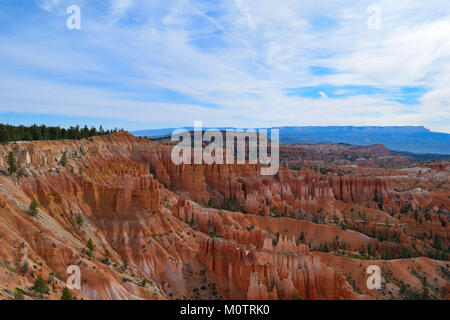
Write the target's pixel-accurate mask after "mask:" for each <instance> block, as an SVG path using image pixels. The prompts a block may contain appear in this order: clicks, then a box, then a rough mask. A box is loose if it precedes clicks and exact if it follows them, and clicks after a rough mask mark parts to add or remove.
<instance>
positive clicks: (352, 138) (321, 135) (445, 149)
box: [132, 126, 450, 154]
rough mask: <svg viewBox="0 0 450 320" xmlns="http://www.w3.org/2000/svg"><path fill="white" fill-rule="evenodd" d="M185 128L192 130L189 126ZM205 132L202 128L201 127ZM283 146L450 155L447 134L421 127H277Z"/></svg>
mask: <svg viewBox="0 0 450 320" xmlns="http://www.w3.org/2000/svg"><path fill="white" fill-rule="evenodd" d="M186 129H188V130H192V128H191V127H187V128H186ZM204 129H206V128H204ZM277 129H280V141H281V143H283V144H295V143H324V142H325V143H348V144H356V145H373V144H384V145H385V146H386V147H388V148H389V149H391V150H398V151H409V152H414V153H439V154H450V134H448V133H440V132H432V131H430V130H429V129H426V128H424V127H422V126H420V127H412V126H399V127H353V126H345V127H339V126H329V127H314V126H310V127H278V128H277ZM173 130H174V129H173V128H167V129H154V130H141V131H135V132H132V133H133V134H134V135H137V136H147V137H161V136H167V135H170V134H171V133H172V131H173Z"/></svg>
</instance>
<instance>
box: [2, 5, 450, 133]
mask: <svg viewBox="0 0 450 320" xmlns="http://www.w3.org/2000/svg"><path fill="white" fill-rule="evenodd" d="M372 2H373V1H358V2H357V3H355V2H348V1H343V0H336V1H331V0H330V1H322V2H320V6H319V5H318V4H317V3H312V2H306V1H297V0H286V1H272V0H235V1H225V2H220V3H214V4H212V3H210V2H208V1H200V0H191V1H190V2H188V1H185V0H167V1H139V2H131V1H130V0H114V1H110V2H109V3H108V4H109V6H108V8H107V10H106V11H105V10H100V9H98V10H94V9H95V8H93V7H92V6H94V5H95V4H94V3H93V2H83V6H82V12H83V19H84V20H83V30H82V31H81V32H78V33H67V30H64V29H57V28H56V29H55V28H54V27H53V26H54V25H57V26H59V24H58V23H59V22H53V21H52V22H51V23H52V24H49V25H46V26H45V28H44V27H43V28H40V29H39V30H33V28H32V26H30V29H25V30H21V33H19V32H17V33H16V34H9V35H3V34H2V33H0V44H3V43H5V44H7V46H6V45H5V46H2V45H0V58H1V59H3V61H6V62H9V63H5V64H1V65H0V71H1V72H2V74H4V75H6V74H8V75H10V79H8V81H7V83H5V85H6V84H8V85H9V86H12V87H10V89H11V90H6V89H5V88H3V90H1V89H0V106H1V107H0V108H1V110H9V111H14V110H15V109H16V108H18V109H20V110H22V111H26V110H29V111H30V110H31V111H36V112H44V111H45V112H51V111H52V110H53V112H54V113H56V112H58V113H63V114H71V113H75V112H78V113H80V112H85V113H86V115H94V114H95V115H96V116H100V117H102V116H104V117H117V118H118V119H121V118H124V119H125V118H126V119H130V120H136V121H154V120H155V119H158V121H161V122H165V123H168V122H173V123H174V125H182V124H184V125H189V124H191V122H192V121H193V120H196V119H197V120H198V119H200V120H204V123H205V126H206V125H208V126H209V125H210V126H220V125H242V126H261V125H269V126H271V125H274V126H275V125H283V124H290V125H327V124H334V125H351V124H353V125H425V126H427V127H430V128H431V129H434V130H442V131H446V132H450V121H449V120H450V107H449V105H450V104H449V102H450V91H449V90H448V88H449V86H450V76H448V75H449V74H450V70H449V65H450V61H449V60H450V23H449V21H450V7H449V5H448V0H435V1H433V2H432V3H428V2H427V3H425V2H423V1H419V0H398V1H395V2H393V1H387V0H381V1H377V2H378V3H377V5H379V6H380V8H381V12H382V24H381V29H380V30H369V29H368V28H367V27H366V19H367V13H366V9H367V7H368V6H369V5H371V4H373V3H372ZM42 3H46V5H45V6H43V7H45V8H47V9H46V10H47V11H51V10H53V9H48V8H55V6H56V5H57V4H58V3H59V1H58V0H46V1H43V2H42ZM93 12H95V15H94V14H93ZM58 19H60V18H58ZM58 21H59V20H58ZM119 21H120V22H121V23H118V22H119ZM130 21H132V23H130ZM105 22H106V23H105ZM122 22H123V23H122ZM61 25H62V26H63V25H64V24H63V23H61ZM15 66H20V67H21V68H24V69H25V71H22V72H19V73H18V72H16V71H17V69H18V68H17V67H15ZM311 66H322V67H328V68H331V69H334V70H337V71H339V73H336V74H330V75H327V76H322V77H319V76H316V75H313V74H312V73H311V70H310V67H311ZM27 72H28V73H27ZM49 75H50V76H49ZM3 78H5V77H3ZM30 79H34V80H33V81H32V82H31V81H30ZM323 83H327V84H331V85H335V86H346V85H356V86H358V85H370V86H376V87H386V86H394V87H405V86H418V87H427V88H428V89H429V91H428V92H427V93H426V94H425V95H424V96H423V97H422V98H421V99H420V104H419V105H402V104H399V103H397V102H389V101H386V100H385V99H384V97H382V96H379V95H378V96H358V97H347V98H340V99H333V98H329V97H328V99H317V100H314V99H307V98H300V97H295V96H287V95H286V94H285V90H286V89H287V88H296V87H302V86H317V85H320V84H323ZM28 86H31V87H28ZM33 86H35V88H38V89H36V90H34V89H33ZM157 89H161V90H163V89H164V90H168V91H170V92H177V93H178V94H179V95H183V96H186V97H189V99H188V100H192V101H186V102H184V103H185V104H183V102H182V101H175V102H170V103H169V102H166V103H161V102H159V101H163V100H164V98H160V97H158V95H151V94H150V93H149V94H147V92H153V91H155V90H157ZM11 92H17V94H18V93H19V92H23V94H21V95H20V97H19V98H18V97H14V96H13V95H12V94H11ZM39 92H41V93H45V94H39ZM318 92H319V91H318ZM340 92H345V89H342V90H340ZM52 93H53V94H52ZM319 94H320V95H321V96H322V97H323V98H326V97H327V94H326V93H325V92H323V91H320V93H319ZM193 101H195V102H193ZM65 105H66V106H67V107H64V106H65ZM76 105H78V107H75V106H76ZM204 105H214V106H216V108H214V109H208V108H205V107H204ZM107 106H112V107H111V108H110V109H108V107H107ZM178 122H180V123H178Z"/></svg>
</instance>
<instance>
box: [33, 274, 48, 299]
mask: <svg viewBox="0 0 450 320" xmlns="http://www.w3.org/2000/svg"><path fill="white" fill-rule="evenodd" d="M31 289H32V290H33V291H36V292H37V293H39V294H40V295H41V299H42V297H43V294H48V291H49V289H48V286H47V283H45V280H44V278H42V275H38V276H37V278H36V280H34V284H33V287H32V288H31Z"/></svg>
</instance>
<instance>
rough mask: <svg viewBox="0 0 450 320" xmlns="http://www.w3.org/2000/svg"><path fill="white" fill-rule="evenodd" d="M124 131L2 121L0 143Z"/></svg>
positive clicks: (74, 138) (81, 136)
mask: <svg viewBox="0 0 450 320" xmlns="http://www.w3.org/2000/svg"><path fill="white" fill-rule="evenodd" d="M119 131H123V129H117V128H115V129H112V130H109V129H108V130H105V129H103V127H102V126H100V127H99V128H98V129H97V128H95V127H91V128H89V127H88V126H84V127H80V126H78V125H77V126H75V127H73V126H71V127H70V128H61V127H59V126H58V127H52V126H50V127H47V126H46V125H40V126H38V125H36V124H34V125H32V126H23V125H21V126H13V125H9V124H1V123H0V143H8V142H12V141H33V140H61V139H70V140H79V139H86V138H89V137H93V136H103V135H108V134H112V133H116V132H119Z"/></svg>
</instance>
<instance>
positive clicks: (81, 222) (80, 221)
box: [76, 213, 84, 229]
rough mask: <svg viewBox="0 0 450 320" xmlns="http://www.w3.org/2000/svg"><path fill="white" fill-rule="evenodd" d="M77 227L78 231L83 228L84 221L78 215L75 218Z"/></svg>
mask: <svg viewBox="0 0 450 320" xmlns="http://www.w3.org/2000/svg"><path fill="white" fill-rule="evenodd" d="M76 222H77V225H78V229H81V227H82V226H83V223H84V220H83V217H82V216H81V214H80V213H79V214H78V216H77V221H76Z"/></svg>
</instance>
